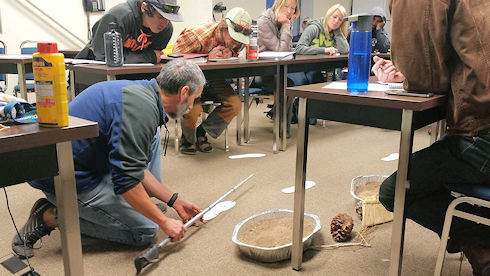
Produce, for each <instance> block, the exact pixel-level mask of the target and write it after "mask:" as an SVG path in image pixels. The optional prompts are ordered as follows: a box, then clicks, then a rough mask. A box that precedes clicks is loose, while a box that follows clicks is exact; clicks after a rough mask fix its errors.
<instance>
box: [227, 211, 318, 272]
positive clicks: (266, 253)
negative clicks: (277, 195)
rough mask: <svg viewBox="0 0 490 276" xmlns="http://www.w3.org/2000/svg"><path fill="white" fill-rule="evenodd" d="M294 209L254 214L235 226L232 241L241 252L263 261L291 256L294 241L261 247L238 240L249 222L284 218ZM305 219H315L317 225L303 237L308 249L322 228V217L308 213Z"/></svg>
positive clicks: (272, 260) (279, 259)
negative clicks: (242, 229) (241, 231)
mask: <svg viewBox="0 0 490 276" xmlns="http://www.w3.org/2000/svg"><path fill="white" fill-rule="evenodd" d="M292 216H293V211H291V210H287V209H276V210H270V211H266V212H262V213H260V214H256V215H253V216H251V217H249V218H247V219H245V220H243V221H242V222H240V223H238V224H237V225H236V226H235V230H234V231H233V237H232V241H233V242H234V243H235V244H236V245H237V246H238V248H239V250H240V252H241V253H242V254H244V255H245V256H247V257H249V258H251V259H254V260H257V261H261V262H268V263H270V262H277V261H281V260H285V259H288V258H290V257H291V247H292V243H291V242H290V243H287V244H283V245H281V246H277V247H260V246H254V245H250V244H246V243H244V242H242V241H240V240H238V234H239V233H240V229H241V228H242V226H244V225H245V224H247V223H252V222H254V221H259V220H263V219H271V218H283V217H292ZM305 220H313V221H314V223H315V227H314V229H313V231H312V232H311V233H309V234H308V235H306V236H305V237H303V250H306V249H307V248H308V247H309V246H310V244H311V240H312V237H313V234H315V233H316V232H318V230H320V229H321V225H320V219H319V218H318V216H316V215H311V214H306V213H305Z"/></svg>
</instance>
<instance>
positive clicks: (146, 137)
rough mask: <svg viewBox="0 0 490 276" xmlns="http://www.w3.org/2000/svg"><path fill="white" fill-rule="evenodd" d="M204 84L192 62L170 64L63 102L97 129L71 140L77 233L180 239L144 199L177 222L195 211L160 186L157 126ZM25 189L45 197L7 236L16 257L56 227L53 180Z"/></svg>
mask: <svg viewBox="0 0 490 276" xmlns="http://www.w3.org/2000/svg"><path fill="white" fill-rule="evenodd" d="M204 83H205V78H204V74H203V73H202V71H201V69H199V67H198V66H197V65H196V64H194V63H192V62H189V61H186V60H177V61H172V62H169V63H168V64H166V65H165V66H164V67H163V68H162V70H161V72H160V74H159V75H158V77H157V78H156V80H155V79H152V80H141V81H128V80H118V81H107V82H99V83H97V84H94V85H92V86H90V87H89V88H88V89H87V90H85V91H84V92H83V93H81V94H80V95H79V96H78V97H76V98H75V99H74V100H73V101H72V102H71V103H70V106H69V113H70V115H72V116H76V117H80V118H84V119H87V120H91V121H96V122H97V123H98V124H99V125H98V126H99V136H98V137H96V138H89V139H84V140H77V141H73V142H72V148H73V159H74V167H75V177H76V186H77V194H78V209H79V212H80V231H81V233H82V235H85V236H89V237H92V238H96V239H101V240H108V241H113V242H118V243H123V244H128V245H135V246H142V245H148V244H150V243H151V242H152V241H153V239H154V238H155V236H156V235H157V231H158V228H159V227H160V228H161V229H162V230H163V231H164V232H165V234H166V235H168V236H169V237H171V238H172V241H179V240H180V239H182V237H183V236H184V233H185V231H186V229H185V227H184V224H183V222H182V221H180V220H175V219H172V218H169V217H167V216H165V215H164V213H163V212H162V211H163V210H162V209H159V208H158V207H157V206H156V205H155V204H153V202H152V201H151V200H150V197H155V198H157V199H159V200H161V201H163V202H167V205H168V206H170V207H173V208H174V209H175V211H177V214H178V215H179V216H180V217H181V218H182V220H183V221H187V220H189V219H190V218H192V217H193V216H195V215H196V214H198V213H199V212H200V211H201V209H200V208H199V207H198V206H196V205H195V204H193V203H191V202H189V201H186V200H184V199H182V198H181V197H178V194H177V193H172V192H171V191H170V190H169V189H168V188H167V187H165V186H164V185H162V183H161V179H162V176H161V159H160V126H161V125H165V123H166V121H167V118H166V116H167V115H166V114H168V115H169V116H170V117H172V118H179V117H181V116H182V115H183V114H184V113H185V112H186V111H187V110H188V109H192V107H193V103H194V99H196V98H199V97H200V96H201V93H202V89H203V86H204ZM142 111H143V112H142ZM29 184H30V185H31V186H32V187H34V188H37V189H40V190H42V191H43V192H44V193H45V194H46V197H47V199H46V198H41V199H39V200H38V201H37V202H36V203H35V204H34V206H33V207H32V209H31V214H30V216H29V219H28V220H27V222H26V224H25V225H24V226H23V227H22V228H21V229H20V236H19V235H17V234H16V235H15V236H14V238H13V241H12V249H13V251H14V252H15V253H16V254H18V255H19V256H21V257H32V256H33V255H34V250H33V246H34V244H35V243H36V242H37V241H38V240H39V239H40V238H41V237H43V236H45V235H48V234H50V233H51V231H52V230H53V229H54V228H55V227H56V226H57V221H56V206H55V204H56V195H55V191H54V183H53V178H46V179H40V180H36V181H32V182H30V183H29Z"/></svg>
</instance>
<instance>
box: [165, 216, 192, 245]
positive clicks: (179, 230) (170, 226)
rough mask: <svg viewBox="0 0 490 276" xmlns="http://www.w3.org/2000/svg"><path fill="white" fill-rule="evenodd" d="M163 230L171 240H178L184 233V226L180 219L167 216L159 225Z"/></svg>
mask: <svg viewBox="0 0 490 276" xmlns="http://www.w3.org/2000/svg"><path fill="white" fill-rule="evenodd" d="M160 227H161V228H162V230H163V232H165V234H167V235H168V236H169V237H170V238H172V242H178V241H180V240H181V239H182V238H183V237H184V234H185V231H186V229H185V226H184V224H183V223H182V221H180V220H176V219H172V218H169V217H167V218H166V219H165V221H164V222H163V223H162V224H161V225H160Z"/></svg>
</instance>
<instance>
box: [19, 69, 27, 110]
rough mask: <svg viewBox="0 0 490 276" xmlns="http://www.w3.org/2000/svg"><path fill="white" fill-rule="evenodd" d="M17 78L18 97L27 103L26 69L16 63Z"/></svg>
mask: <svg viewBox="0 0 490 276" xmlns="http://www.w3.org/2000/svg"><path fill="white" fill-rule="evenodd" d="M17 77H18V78H19V88H20V97H21V98H22V99H24V100H26V101H27V84H26V67H25V65H24V64H22V63H17Z"/></svg>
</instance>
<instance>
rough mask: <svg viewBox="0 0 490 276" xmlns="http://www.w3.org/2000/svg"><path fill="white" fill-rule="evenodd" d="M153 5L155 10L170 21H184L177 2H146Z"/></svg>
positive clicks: (156, 0) (149, 0) (148, 0)
mask: <svg viewBox="0 0 490 276" xmlns="http://www.w3.org/2000/svg"><path fill="white" fill-rule="evenodd" d="M145 2H146V3H148V4H150V5H152V6H153V7H154V8H155V10H156V11H157V12H158V13H159V14H160V15H161V16H163V17H165V18H166V19H168V20H170V21H179V22H181V21H184V17H183V16H182V14H180V13H179V9H180V6H179V5H177V1H176V0H145Z"/></svg>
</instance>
